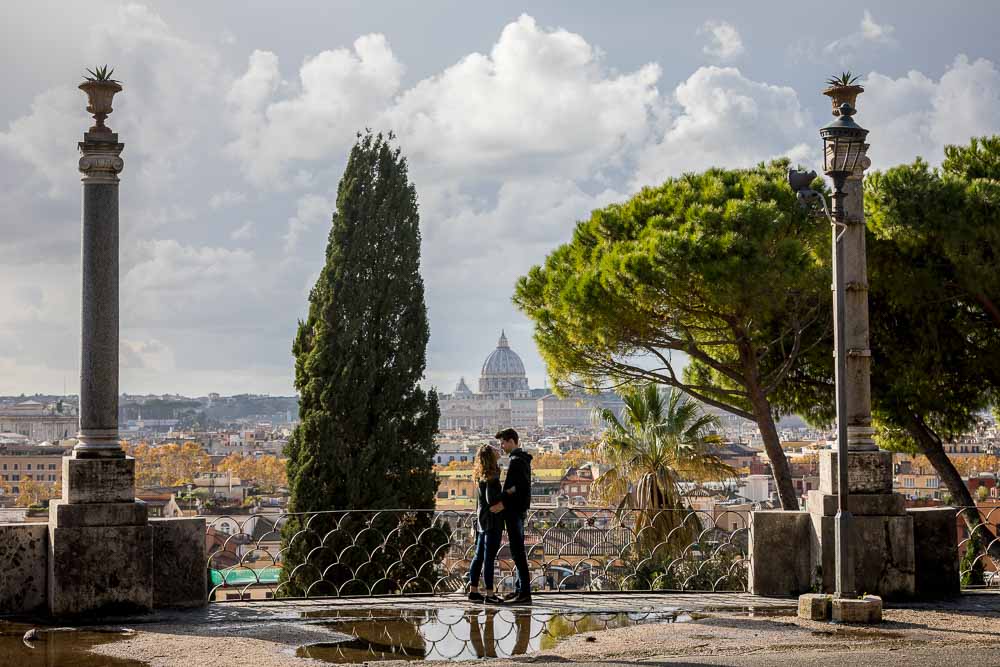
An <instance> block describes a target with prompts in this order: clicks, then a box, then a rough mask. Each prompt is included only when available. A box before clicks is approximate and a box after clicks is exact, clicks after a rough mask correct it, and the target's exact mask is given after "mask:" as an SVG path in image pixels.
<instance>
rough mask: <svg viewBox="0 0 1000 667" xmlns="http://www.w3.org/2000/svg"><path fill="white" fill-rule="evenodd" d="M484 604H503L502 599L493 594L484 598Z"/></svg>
mask: <svg viewBox="0 0 1000 667" xmlns="http://www.w3.org/2000/svg"><path fill="white" fill-rule="evenodd" d="M483 602H485V603H486V604H503V600H502V599H500V598H498V597H497V596H496V595H492V594H490V595H487V596H486V597H485V598H483Z"/></svg>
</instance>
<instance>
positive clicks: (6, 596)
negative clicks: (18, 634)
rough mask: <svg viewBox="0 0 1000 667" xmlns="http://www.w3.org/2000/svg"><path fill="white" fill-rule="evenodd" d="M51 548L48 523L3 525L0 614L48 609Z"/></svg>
mask: <svg viewBox="0 0 1000 667" xmlns="http://www.w3.org/2000/svg"><path fill="white" fill-rule="evenodd" d="M48 545H49V527H48V524H44V523H4V524H0V615H14V614H31V613H35V612H39V611H44V610H45V602H46V576H47V574H46V573H47V570H48V568H47V567H46V564H47V563H48V550H49V549H48Z"/></svg>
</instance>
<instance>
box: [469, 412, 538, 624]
mask: <svg viewBox="0 0 1000 667" xmlns="http://www.w3.org/2000/svg"><path fill="white" fill-rule="evenodd" d="M495 437H496V439H497V440H499V441H500V448H501V449H502V450H503V451H504V453H505V454H509V455H510V465H509V466H508V467H507V476H506V477H505V478H504V481H503V485H502V486H501V484H500V454H499V453H498V452H497V450H496V447H493V446H492V445H483V446H482V447H480V448H479V451H478V452H476V463H475V465H474V466H473V469H472V478H473V479H474V480H475V481H476V482H477V483H478V485H479V493H478V496H477V505H478V507H477V511H476V514H477V516H476V524H477V525H476V555H475V557H474V558H473V559H472V565H471V566H470V567H469V599H470V600H472V601H473V602H487V603H491V604H502V603H504V602H506V603H508V604H531V576H530V574H529V573H528V556H527V553H525V550H524V519H525V516H526V515H527V512H528V508H529V507H530V505H531V454H528V453H527V452H525V451H524V450H523V449H521V447H520V446H519V445H518V438H517V431H515V430H514V429H512V428H507V429H504V430H502V431H500V432H499V433H497V434H496V436H495ZM504 527H506V528H507V544H508V545H509V547H510V557H511V559H512V560H513V561H514V567H515V568H517V585H516V587H515V588H514V592H513V593H509V594H507V595H505V596H504V597H503V599H501V598H499V597H497V596H496V595H494V593H493V569H494V562H495V561H496V557H497V552H498V551H500V538H501V537H502V535H503V529H504ZM480 573H482V576H483V583H484V584H485V586H483V591H482V592H480V591H479V575H480Z"/></svg>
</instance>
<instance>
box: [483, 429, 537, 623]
mask: <svg viewBox="0 0 1000 667" xmlns="http://www.w3.org/2000/svg"><path fill="white" fill-rule="evenodd" d="M494 437H496V439H497V440H499V441H500V448H501V449H503V451H504V453H505V454H509V455H510V465H509V466H508V467H507V477H506V479H504V482H503V494H502V498H503V500H502V501H501V502H499V503H497V504H495V505H493V506H492V507H490V511H491V512H494V513H496V512H503V518H504V524H505V525H506V527H507V543H508V544H509V545H510V557H511V558H512V559H513V560H514V567H515V568H517V585H516V586H515V588H514V592H513V593H509V594H507V595H505V596H504V600H505V601H506V602H508V603H509V604H531V575H530V574H529V572H528V555H527V554H526V553H525V550H524V519H525V517H526V515H527V513H528V508H529V507H530V506H531V454H528V453H527V452H525V451H524V450H523V449H521V447H520V445H519V444H518V438H517V431H515V430H514V429H512V428H505V429H504V430H502V431H500V432H499V433H497V434H496V436H494Z"/></svg>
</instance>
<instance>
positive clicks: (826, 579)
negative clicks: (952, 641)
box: [806, 450, 916, 599]
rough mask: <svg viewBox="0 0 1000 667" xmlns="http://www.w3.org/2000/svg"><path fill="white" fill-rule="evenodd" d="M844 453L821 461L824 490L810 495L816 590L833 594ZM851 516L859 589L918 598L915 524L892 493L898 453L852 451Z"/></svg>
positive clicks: (892, 596)
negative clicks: (894, 459) (894, 455)
mask: <svg viewBox="0 0 1000 667" xmlns="http://www.w3.org/2000/svg"><path fill="white" fill-rule="evenodd" d="M837 457H838V452H836V451H825V452H822V453H821V454H820V460H819V476H820V477H819V487H820V488H819V490H818V491H810V492H809V496H808V499H807V502H806V507H807V509H808V511H809V516H810V518H811V520H812V521H811V523H812V529H813V535H812V540H811V541H812V546H813V550H812V567H813V572H814V574H815V582H814V583H815V584H816V586H817V587H818V588H819V589H820V590H822V591H824V592H833V590H834V588H835V580H834V575H835V571H836V553H837V545H836V528H835V525H836V524H835V521H836V519H835V517H836V515H837V510H838V505H839V503H838V501H839V498H838V496H837V481H838V475H837V471H838V467H837V464H838V461H837ZM847 472H848V487H849V489H850V495H849V496H847V510H848V511H849V512H850V513H851V515H852V518H851V534H850V539H849V541H848V544H849V548H850V552H851V558H852V561H853V563H854V589H855V590H856V591H857V592H858V593H877V594H878V595H881V596H883V597H885V598H888V599H903V598H911V597H913V596H914V595H915V594H916V554H915V549H914V544H915V543H914V536H913V519H912V518H911V517H910V516H908V515H907V513H906V510H905V502H904V499H903V496H901V495H899V494H898V493H893V492H892V453H891V452H885V451H880V450H874V451H871V450H868V451H850V452H849V453H848V458H847Z"/></svg>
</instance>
